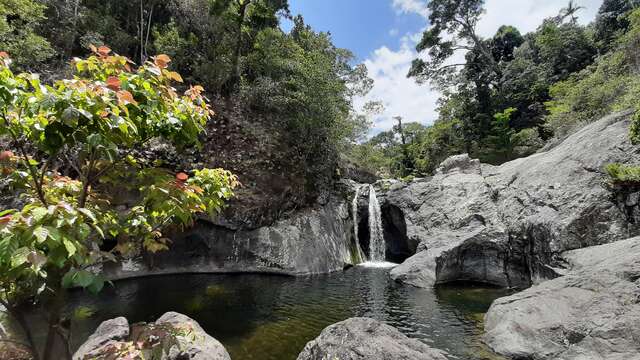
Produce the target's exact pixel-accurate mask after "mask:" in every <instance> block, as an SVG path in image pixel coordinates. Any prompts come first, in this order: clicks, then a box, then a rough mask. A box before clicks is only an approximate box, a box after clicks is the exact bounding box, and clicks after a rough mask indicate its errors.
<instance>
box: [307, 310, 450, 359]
mask: <svg viewBox="0 0 640 360" xmlns="http://www.w3.org/2000/svg"><path fill="white" fill-rule="evenodd" d="M445 354H446V353H445V352H444V351H441V350H436V349H433V348H431V347H429V346H428V345H426V344H424V343H422V342H420V341H418V340H413V339H409V338H408V337H406V336H405V335H403V334H402V333H400V331H398V330H397V329H395V328H394V327H392V326H389V325H386V324H384V323H381V322H379V321H377V320H373V319H369V318H351V319H347V320H345V321H342V322H339V323H337V324H334V325H331V326H329V327H327V328H326V329H324V330H323V331H322V333H321V334H320V336H318V337H317V338H316V339H315V340H312V341H310V342H309V343H307V345H306V346H305V348H304V350H303V351H302V353H300V355H299V356H298V360H326V359H340V360H370V359H381V360H382V359H384V360H446V359H447V358H446V356H445Z"/></svg>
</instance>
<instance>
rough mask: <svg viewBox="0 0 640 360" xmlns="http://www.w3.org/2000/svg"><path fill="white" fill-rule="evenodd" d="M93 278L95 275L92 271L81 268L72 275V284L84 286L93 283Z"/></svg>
mask: <svg viewBox="0 0 640 360" xmlns="http://www.w3.org/2000/svg"><path fill="white" fill-rule="evenodd" d="M94 278H95V275H93V274H92V273H90V272H88V271H86V270H81V271H78V272H77V273H76V274H75V276H74V277H73V284H74V285H76V286H80V287H83V288H86V287H87V286H89V285H91V284H92V283H93V281H94Z"/></svg>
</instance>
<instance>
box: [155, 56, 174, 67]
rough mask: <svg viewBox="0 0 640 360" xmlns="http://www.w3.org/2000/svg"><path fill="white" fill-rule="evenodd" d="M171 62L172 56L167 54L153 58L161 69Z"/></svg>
mask: <svg viewBox="0 0 640 360" xmlns="http://www.w3.org/2000/svg"><path fill="white" fill-rule="evenodd" d="M170 62H171V58H170V57H169V56H167V55H165V54H160V55H158V56H156V57H154V58H153V63H154V64H156V66H157V67H159V68H160V69H165V68H166V67H167V66H168V64H169V63H170Z"/></svg>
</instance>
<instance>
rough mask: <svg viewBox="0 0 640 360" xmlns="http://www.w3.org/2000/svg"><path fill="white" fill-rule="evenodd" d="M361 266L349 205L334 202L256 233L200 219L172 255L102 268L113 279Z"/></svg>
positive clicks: (310, 271) (290, 272)
mask: <svg viewBox="0 0 640 360" xmlns="http://www.w3.org/2000/svg"><path fill="white" fill-rule="evenodd" d="M359 262H360V259H359V257H358V252H357V247H356V246H355V239H354V238H353V223H352V221H351V216H350V207H349V204H348V203H347V202H346V201H342V200H340V199H335V198H334V199H332V200H330V201H329V202H328V203H327V204H325V205H318V206H316V207H314V208H309V209H306V210H302V211H299V212H297V213H296V214H295V215H293V216H291V217H289V218H287V219H285V220H280V221H277V222H275V223H273V224H272V225H270V226H264V227H261V228H258V229H254V230H239V229H231V228H229V227H227V226H224V225H223V224H220V223H218V224H214V223H211V222H208V221H200V222H199V223H198V224H197V225H196V226H195V227H194V228H193V229H191V230H189V231H188V232H186V233H184V234H181V235H179V236H178V237H176V238H175V241H174V242H173V244H172V245H171V250H170V251H168V252H164V253H159V254H156V255H154V256H153V257H152V258H148V257H147V258H136V259H133V260H128V261H124V262H121V263H109V264H106V265H105V268H104V269H103V270H104V271H105V273H106V274H107V275H108V277H109V278H111V279H122V278H127V277H139V276H147V275H156V274H171V273H229V272H231V273H246V272H249V273H272V274H282V275H310V274H320V273H328V272H333V271H340V270H343V269H344V268H346V267H349V266H353V265H355V264H357V263H359Z"/></svg>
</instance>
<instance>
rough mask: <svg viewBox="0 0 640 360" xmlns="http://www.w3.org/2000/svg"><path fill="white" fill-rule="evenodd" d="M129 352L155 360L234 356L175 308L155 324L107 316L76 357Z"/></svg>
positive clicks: (76, 359)
mask: <svg viewBox="0 0 640 360" xmlns="http://www.w3.org/2000/svg"><path fill="white" fill-rule="evenodd" d="M129 354H131V355H132V356H131V358H138V357H141V358H144V359H155V360H182V359H192V360H231V357H230V356H229V353H227V351H226V350H225V348H224V346H222V344H220V342H218V340H216V339H214V338H213V337H211V336H210V335H208V334H207V333H206V332H204V330H203V329H202V328H201V327H200V325H199V324H198V323H197V322H196V321H195V320H193V319H191V318H189V317H187V316H185V315H182V314H178V313H174V312H168V313H166V314H164V315H162V316H161V317H160V318H159V319H158V320H157V321H156V322H155V323H152V324H133V325H129V322H128V321H127V319H125V318H123V317H120V318H116V319H112V320H107V321H105V322H103V323H102V324H100V326H99V327H98V329H97V330H96V331H95V333H94V334H93V335H91V337H89V339H88V340H87V341H86V342H85V343H84V344H83V345H82V346H80V348H79V349H78V351H77V352H76V353H75V354H74V355H73V360H89V359H91V360H94V359H116V358H118V359H119V358H126V355H129ZM136 354H138V355H142V356H135V355H136ZM152 354H153V355H152Z"/></svg>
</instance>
